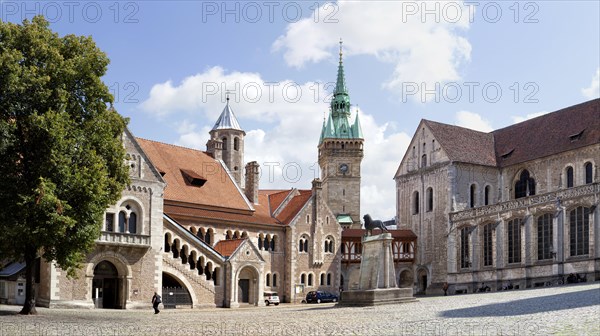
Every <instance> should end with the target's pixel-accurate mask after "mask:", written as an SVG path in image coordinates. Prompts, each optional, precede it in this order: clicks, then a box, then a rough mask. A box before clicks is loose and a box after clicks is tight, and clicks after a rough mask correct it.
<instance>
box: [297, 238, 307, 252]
mask: <svg viewBox="0 0 600 336" xmlns="http://www.w3.org/2000/svg"><path fill="white" fill-rule="evenodd" d="M298 251H299V252H308V237H307V236H306V235H303V236H302V237H300V241H299V244H298Z"/></svg>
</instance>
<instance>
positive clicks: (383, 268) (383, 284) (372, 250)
mask: <svg viewBox="0 0 600 336" xmlns="http://www.w3.org/2000/svg"><path fill="white" fill-rule="evenodd" d="M393 240H394V239H393V238H392V235H391V234H390V233H382V234H379V235H376V236H368V237H364V238H363V241H362V247H363V250H362V255H361V260H360V278H359V279H360V280H359V284H358V289H356V290H347V291H345V292H342V296H341V298H340V302H339V304H340V305H342V306H375V305H382V304H392V303H403V302H411V301H415V298H414V297H413V290H412V288H398V287H397V286H396V272H395V270H394V258H393V255H392V242H393Z"/></svg>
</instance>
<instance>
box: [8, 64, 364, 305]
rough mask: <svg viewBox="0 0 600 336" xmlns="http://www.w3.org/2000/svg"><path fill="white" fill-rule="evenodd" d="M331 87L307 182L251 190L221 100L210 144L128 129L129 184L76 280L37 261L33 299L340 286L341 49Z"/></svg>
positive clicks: (356, 156)
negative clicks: (316, 169)
mask: <svg viewBox="0 0 600 336" xmlns="http://www.w3.org/2000/svg"><path fill="white" fill-rule="evenodd" d="M340 57H341V53H340ZM334 95H335V98H334V102H332V113H331V115H330V116H329V119H328V120H329V123H328V124H326V125H324V128H323V132H322V134H321V139H320V141H319V162H320V163H321V167H322V168H325V169H323V180H321V179H315V180H313V181H312V186H311V188H310V189H296V188H291V189H286V190H260V189H259V165H258V163H257V162H249V163H247V164H246V165H245V166H244V169H243V170H242V165H243V164H244V136H245V132H244V130H243V129H242V128H241V126H240V124H239V122H238V120H237V118H236V116H235V114H234V112H233V109H232V107H231V105H230V104H229V99H227V103H226V105H225V108H224V109H223V112H222V113H221V115H220V117H219V118H218V120H217V121H216V123H215V124H214V127H213V128H212V130H211V131H210V139H209V141H208V142H207V149H206V151H200V150H195V149H190V148H184V147H180V146H175V145H169V144H164V143H160V142H156V141H152V140H147V139H141V138H136V137H135V136H133V134H131V132H130V131H129V130H126V131H125V132H124V134H123V145H124V146H125V148H126V151H127V165H128V166H129V174H130V178H131V184H130V185H129V186H127V188H126V189H125V190H124V191H123V193H122V197H121V199H120V200H119V201H118V202H117V203H116V204H114V205H112V206H110V207H109V208H107V210H106V215H105V221H104V223H102V229H101V235H100V237H99V238H98V239H97V240H96V244H95V247H94V249H93V251H91V252H90V253H89V254H88V256H87V258H86V261H85V263H84V265H83V267H82V268H81V269H79V270H78V271H77V272H76V273H77V274H76V275H77V276H76V278H72V279H71V278H68V277H67V275H66V272H64V271H63V270H61V269H60V268H59V267H57V266H56V265H55V264H54V263H52V262H45V261H42V262H40V267H39V283H38V284H37V285H36V286H37V293H38V295H37V299H38V304H40V305H42V306H46V307H88V308H93V307H95V308H118V309H132V308H144V307H150V298H151V297H152V295H153V293H154V291H157V292H159V293H162V297H163V304H164V305H165V307H167V308H172V307H232V308H233V307H239V306H241V305H257V306H260V305H265V301H264V297H263V293H265V292H277V293H278V294H279V296H280V299H281V300H282V302H300V301H301V300H302V299H304V297H305V296H306V293H307V292H308V291H311V290H325V291H329V292H337V291H338V290H339V288H340V287H341V286H342V274H341V273H342V272H341V258H342V254H341V248H340V247H341V245H342V226H340V223H339V222H338V220H341V221H344V220H345V222H344V223H345V224H347V225H352V224H353V223H354V224H356V223H360V219H359V215H360V208H359V206H360V204H359V202H360V161H361V159H362V142H363V139H362V133H361V130H360V122H359V120H358V117H357V118H356V119H355V121H354V123H353V124H352V125H350V124H349V115H350V112H349V108H350V105H349V97H348V92H347V90H346V88H345V82H344V75H343V66H342V63H341V59H340V66H339V68H338V86H337V87H336V91H335V94H334ZM315 140H316V139H315ZM342 167H344V168H342ZM338 198H339V200H338ZM344 199H347V201H345V200H344ZM332 209H334V210H332ZM22 266H23V265H20V264H16V263H13V264H9V265H7V267H6V268H5V269H4V271H5V272H4V273H0V275H2V276H3V278H0V282H2V284H3V288H7V284H6V283H5V282H7V281H8V280H4V279H5V278H6V279H13V278H15V279H17V275H18V272H19V269H21V270H22ZM5 273H6V274H5ZM13 287H14V286H13ZM10 288H12V287H10ZM1 296H2V293H0V300H1V299H3V297H1ZM4 299H5V301H8V299H9V298H4ZM10 300H12V301H11V302H16V301H15V300H14V298H12V297H11V298H10Z"/></svg>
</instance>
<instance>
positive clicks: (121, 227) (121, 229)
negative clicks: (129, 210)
mask: <svg viewBox="0 0 600 336" xmlns="http://www.w3.org/2000/svg"><path fill="white" fill-rule="evenodd" d="M126 224H127V216H126V215H125V211H121V212H119V232H125V225H126Z"/></svg>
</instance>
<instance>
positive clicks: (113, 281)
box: [92, 260, 122, 309]
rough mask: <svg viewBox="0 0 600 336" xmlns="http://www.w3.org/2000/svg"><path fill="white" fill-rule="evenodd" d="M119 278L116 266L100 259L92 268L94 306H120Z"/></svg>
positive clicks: (113, 307)
mask: <svg viewBox="0 0 600 336" xmlns="http://www.w3.org/2000/svg"><path fill="white" fill-rule="evenodd" d="M121 285H122V284H121V279H119V273H118V272H117V268H116V267H115V265H113V264H112V263H111V262H109V261H106V260H105V261H102V262H100V263H99V264H98V265H96V267H95V268H94V279H93V280H92V300H93V301H94V306H95V307H96V308H108V309H115V308H117V309H118V308H122V307H121V305H120V303H119V302H120V300H119V298H120V294H121V293H120V290H119V289H120V288H121Z"/></svg>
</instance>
